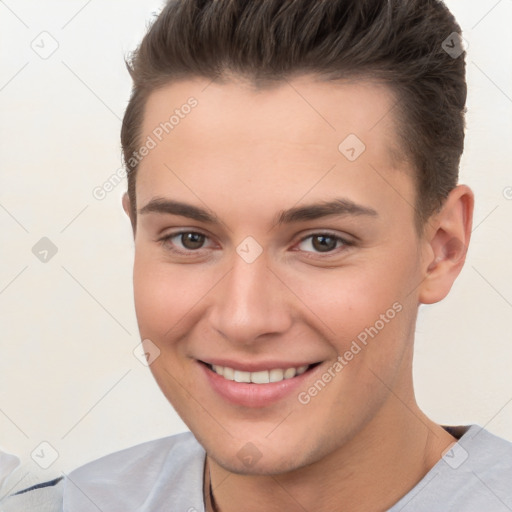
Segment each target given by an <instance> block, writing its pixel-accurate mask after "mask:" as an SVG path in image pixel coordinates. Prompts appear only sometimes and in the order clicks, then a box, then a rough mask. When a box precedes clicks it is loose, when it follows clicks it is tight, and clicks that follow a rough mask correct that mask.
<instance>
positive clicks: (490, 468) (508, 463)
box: [390, 425, 512, 512]
mask: <svg viewBox="0 0 512 512" xmlns="http://www.w3.org/2000/svg"><path fill="white" fill-rule="evenodd" d="M448 430H449V431H452V432H457V431H458V432H459V433H461V432H463V435H462V436H461V437H460V438H459V440H458V442H457V443H456V444H454V445H453V446H452V447H451V448H450V449H449V450H448V451H447V452H446V453H444V454H443V456H442V458H441V460H440V461H439V462H438V463H437V464H436V465H435V466H434V467H433V468H432V469H431V470H430V471H429V473H428V474H427V475H426V476H425V477H424V478H423V480H421V481H420V482H419V483H418V485H417V486H416V487H414V489H412V490H411V492H409V493H408V494H407V495H406V496H404V498H402V499H401V500H400V501H399V502H398V503H397V504H396V505H395V506H394V507H392V508H391V509H390V512H394V511H395V510H397V511H398V510H401V511H403V512H408V511H413V510H414V512H422V511H430V510H436V511H439V512H443V511H450V510H464V511H466V512H477V511H482V510H492V511H493V512H501V511H503V512H510V510H512V443H511V442H509V441H507V440H505V439H502V438H500V437H498V436H495V435H494V434H491V433H490V432H489V431H487V430H485V429H484V428H482V427H480V426H478V425H471V426H470V427H456V428H454V429H453V430H451V429H448Z"/></svg>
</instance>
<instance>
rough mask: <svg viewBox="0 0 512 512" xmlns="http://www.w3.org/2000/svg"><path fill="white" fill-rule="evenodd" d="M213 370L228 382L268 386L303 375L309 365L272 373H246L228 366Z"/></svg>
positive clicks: (215, 366)
mask: <svg viewBox="0 0 512 512" xmlns="http://www.w3.org/2000/svg"><path fill="white" fill-rule="evenodd" d="M211 368H212V370H213V371H214V372H215V373H216V374H218V375H221V376H222V377H224V378H225V379H226V380H234V381H235V382H246V383H250V382H252V383H253V384H268V383H269V382H281V381H282V380H285V379H293V377H295V376H297V375H302V374H303V373H304V372H305V371H306V370H307V369H308V368H309V365H307V364H306V365H304V366H299V367H297V368H286V369H284V370H283V369H281V368H275V369H272V370H270V371H268V370H262V371H259V372H244V371H242V370H235V369H233V368H229V367H228V366H219V365H216V364H214V365H212V366H211Z"/></svg>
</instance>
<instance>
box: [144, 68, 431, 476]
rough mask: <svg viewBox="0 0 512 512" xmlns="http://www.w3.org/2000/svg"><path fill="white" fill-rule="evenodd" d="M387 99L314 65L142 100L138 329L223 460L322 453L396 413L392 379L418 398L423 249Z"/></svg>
mask: <svg viewBox="0 0 512 512" xmlns="http://www.w3.org/2000/svg"><path fill="white" fill-rule="evenodd" d="M191 97H192V98H194V100H190V98H191ZM394 101H395V100H394V98H393V96H392V94H391V92H390V91H389V90H388V89H387V88H386V87H385V86H382V85H376V84H370V83H363V82H352V83H349V82H342V83H325V82H319V81H316V80H314V79H313V78H308V77H303V78H300V79H295V80H293V81H291V82H289V83H287V82H284V83H281V84H279V85H278V86H275V87H273V88H269V89H263V90H255V89H253V88H251V87H249V86H248V85H247V84H245V83H242V82H240V81H235V80H234V81H232V82H228V83H224V84H216V83H210V84H208V82H206V81H202V80H199V79H197V80H190V81H183V82H179V83H175V84H172V85H170V86H167V87H165V88H162V89H160V90H158V91H157V92H154V93H153V94H152V95H151V96H150V98H149V100H148V103H147V106H146V112H145V117H144V123H143V130H142V136H141V140H142V141H149V139H148V137H149V138H151V139H152V140H153V141H154V142H155V144H154V145H153V144H150V145H151V146H152V147H151V148H150V150H149V151H147V152H146V153H147V154H146V156H144V158H143V159H142V160H141V162H140V165H139V171H138V176H137V184H136V197H137V217H136V235H135V267H134V287H135V302H136V311H137V318H138V323H139V328H140V333H141V337H142V339H145V340H150V341H151V345H150V346H151V347H153V348H151V349H150V350H149V352H151V351H152V350H153V351H156V352H155V353H157V352H158V351H157V350H156V348H155V347H157V349H158V350H159V351H160V352H159V355H158V357H156V358H155V359H154V361H153V362H152V364H151V370H152V372H153V374H154V376H155V378H156V380H157V382H158V384H159V386H160V388H161V389H162V391H163V393H164V394H165V396H166V397H167V398H168V400H169V401H170V402H171V403H172V405H173V406H174V408H175V409H176V410H177V412H178V413H179V414H180V416H181V417H182V418H183V420H184V421H185V422H186V423H187V425H188V426H189V428H190V429H191V430H192V432H193V433H194V434H195V435H196V437H197V438H198V440H199V441H200V442H201V443H202V444H203V446H204V447H205V449H206V450H207V452H208V453H209V455H210V456H211V458H212V459H213V460H215V461H216V462H217V463H218V464H220V465H221V466H223V467H224V468H226V469H228V470H230V471H234V472H239V473H254V474H276V473H282V472H285V471H289V470H293V469H296V468H300V467H303V466H305V465H307V464H311V463H314V462H318V461H320V460H321V459H322V458H324V457H328V456H329V455H330V454H332V453H334V452H336V450H338V449H341V448H342V447H343V446H346V445H347V443H349V442H350V441H351V440H353V439H355V438H357V436H361V435H362V433H363V432H365V431H368V430H369V429H371V428H375V429H377V428H381V427H382V426H383V425H384V424H386V422H387V423H388V425H389V423H390V422H392V421H393V417H394V414H396V410H394V407H396V405H395V404H396V400H392V399H391V395H392V394H391V392H390V389H392V390H393V392H394V393H395V394H397V393H400V396H402V397H404V400H407V399H408V398H410V397H412V384H411V375H410V374H411V350H412V349H411V345H412V337H413V330H414V324H415V319H416V313H417V307H418V292H417V288H416V287H417V285H418V283H419V282H420V281H421V277H422V272H423V268H424V262H425V250H426V249H425V247H424V244H423V243H422V240H421V238H419V237H418V234H417V232H416V229H415V217H414V208H413V207H412V206H411V205H413V204H414V202H415V187H414V181H413V178H412V171H411V170H410V169H409V168H408V167H407V164H406V162H405V161H402V163H398V160H397V159H396V158H394V156H393V155H395V156H396V151H397V149H398V143H397V140H395V137H394V134H395V132H396V128H395V126H394V121H393V118H392V115H391V114H390V111H391V109H392V106H393V103H394ZM187 102H188V103H189V104H192V103H194V106H193V108H183V105H186V104H187ZM175 109H178V110H179V115H178V114H177V115H176V116H177V117H176V119H174V122H173V126H172V129H169V126H167V131H168V132H169V133H168V134H166V133H165V130H163V133H162V126H165V124H164V125H162V124H161V123H165V122H166V121H168V120H169V118H170V116H171V115H172V114H173V112H175ZM180 109H181V110H180ZM178 118H179V121H177V119H178ZM159 128H160V129H159ZM155 130H156V131H155ZM347 137H348V138H347ZM160 139H161V140H160ZM363 144H364V146H363ZM148 147H149V145H148ZM145 343H148V342H145ZM411 399H412V398H411Z"/></svg>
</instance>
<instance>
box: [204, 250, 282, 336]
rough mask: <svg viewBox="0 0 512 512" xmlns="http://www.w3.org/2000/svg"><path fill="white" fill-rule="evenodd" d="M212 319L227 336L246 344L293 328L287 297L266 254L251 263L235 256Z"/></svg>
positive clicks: (213, 309) (215, 305)
mask: <svg viewBox="0 0 512 512" xmlns="http://www.w3.org/2000/svg"><path fill="white" fill-rule="evenodd" d="M210 319H211V322H212V325H213V327H214V328H215V329H217V330H218V331H219V332H221V333H222V334H223V335H224V336H226V337H228V338H230V339H232V340H233V341H238V342H246V343H249V342H251V341H252V340H254V339H256V338H257V337H259V336H261V335H262V334H270V333H278V332H282V331H283V330H286V328H287V327H289V323H290V317H289V313H288V312H287V307H286V303H285V298H284V297H283V296H282V291H280V290H279V282H278V280H276V278H275V276H274V275H273V273H272V272H271V271H270V270H269V268H267V262H266V259H265V258H264V257H259V258H257V259H256V260H255V261H253V262H251V263H249V262H247V261H245V260H244V259H243V258H242V257H240V256H239V255H235V257H234V261H233V266H232V268H231V270H230V272H229V273H228V274H227V275H226V278H225V279H223V284H222V290H219V291H218V293H216V294H215V298H214V304H213V308H212V314H211V317H210Z"/></svg>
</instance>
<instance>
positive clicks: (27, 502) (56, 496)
mask: <svg viewBox="0 0 512 512" xmlns="http://www.w3.org/2000/svg"><path fill="white" fill-rule="evenodd" d="M63 488H64V484H63V478H62V477H59V478H55V479H54V480H50V481H48V482H43V483H38V484H35V485H32V486H30V487H27V488H26V489H23V490H20V491H17V492H15V493H14V494H12V495H10V496H7V497H5V498H4V499H2V500H1V503H0V510H1V511H2V512H26V511H27V510H32V511H36V510H37V512H61V511H62V493H63Z"/></svg>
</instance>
